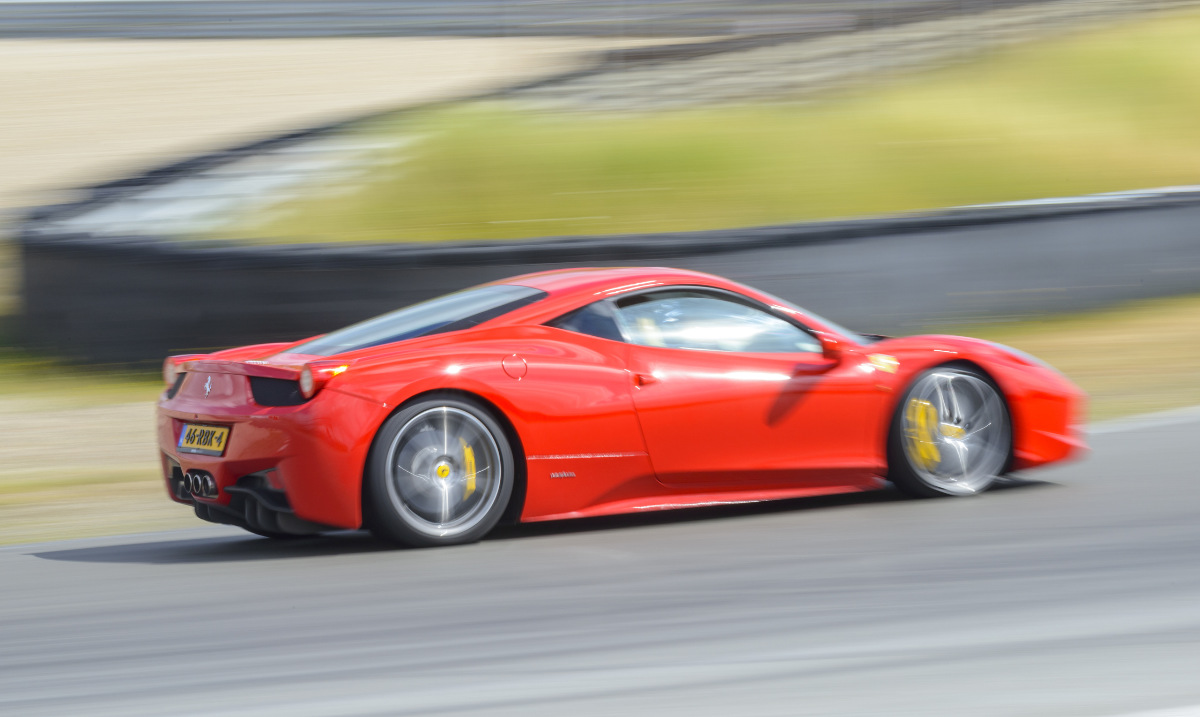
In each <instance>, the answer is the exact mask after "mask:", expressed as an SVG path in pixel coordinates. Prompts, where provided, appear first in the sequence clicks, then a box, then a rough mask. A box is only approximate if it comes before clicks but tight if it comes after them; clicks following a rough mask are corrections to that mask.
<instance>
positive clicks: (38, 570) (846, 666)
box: [0, 410, 1200, 717]
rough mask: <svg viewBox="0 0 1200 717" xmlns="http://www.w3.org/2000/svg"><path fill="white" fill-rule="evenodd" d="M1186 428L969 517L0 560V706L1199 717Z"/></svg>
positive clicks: (90, 547)
mask: <svg viewBox="0 0 1200 717" xmlns="http://www.w3.org/2000/svg"><path fill="white" fill-rule="evenodd" d="M1198 432H1200V411H1196V410H1191V411H1184V412H1177V413H1175V414H1170V415H1168V416H1167V417H1166V418H1161V419H1159V420H1157V421H1154V422H1146V421H1142V422H1140V423H1133V424H1125V425H1120V424H1118V425H1113V424H1109V425H1107V426H1104V427H1102V428H1101V430H1100V432H1098V433H1096V434H1094V435H1093V436H1092V442H1093V445H1094V449H1095V450H1094V452H1093V453H1092V455H1091V456H1090V457H1089V458H1088V459H1087V460H1085V461H1083V462H1081V463H1076V464H1072V465H1069V466H1066V467H1063V468H1059V469H1055V470H1049V471H1042V472H1038V473H1036V474H1035V473H1031V474H1029V475H1028V476H1026V480H1025V481H1022V482H1019V483H1016V484H1014V485H1011V486H1008V487H1005V488H1002V489H1000V490H996V491H993V492H991V493H988V494H986V495H984V496H982V497H980V498H975V499H963V500H936V501H907V500H902V499H899V498H898V497H897V496H896V495H895V494H893V493H892V492H891V491H888V490H883V491H879V492H875V493H871V494H860V495H857V496H851V497H842V498H828V499H819V500H807V501H793V502H790V503H788V504H786V505H774V506H767V507H764V506H734V507H726V508H720V509H716V508H710V509H705V510H701V511H692V512H688V513H678V512H677V513H674V514H665V513H660V514H656V515H653V516H649V515H642V516H638V517H635V518H622V519H619V520H592V521H586V522H563V523H558V524H553V525H540V526H523V527H517V528H510V529H507V530H506V531H505V532H503V533H502V534H501V535H499V536H496V537H494V538H492V539H489V540H487V541H485V542H484V543H482V544H479V545H474V546H467V547H462V548H452V549H441V550H423V551H412V550H396V549H390V548H387V547H386V546H384V545H382V544H379V543H377V542H375V541H373V540H371V539H370V538H368V537H366V536H365V535H359V534H353V533H347V534H341V535H335V536H332V537H328V538H320V539H308V540H302V541H296V542H290V543H274V542H270V541H267V540H265V539H259V538H254V537H252V536H248V535H242V534H238V533H236V532H232V531H229V530H224V529H221V528H216V527H214V528H201V529H197V530H195V531H184V532H176V533H162V534H151V535H144V536H137V537H117V538H109V539H101V540H87V541H71V542H62V543H44V544H38V545H26V546H16V547H11V548H6V549H3V550H0V581H2V582H0V610H2V613H0V714H5V715H64V714H88V715H123V716H132V715H167V714H170V715H193V714H197V715H198V714H205V715H209V714H215V715H241V714H268V713H278V714H285V715H291V716H295V717H308V716H316V715H407V714H437V715H459V714H478V715H484V714H486V715H571V716H572V717H581V716H583V715H613V714H628V715H632V714H651V715H674V714H678V715H801V714H813V715H831V714H854V715H858V714H872V715H898V714H910V715H1022V716H1024V715H1124V714H1130V713H1141V712H1144V711H1148V710H1162V709H1167V708H1184V709H1182V710H1181V711H1175V710H1170V711H1168V712H1161V713H1158V714H1162V715H1164V716H1165V715H1168V714H1169V715H1184V714H1189V715H1192V714H1200V709H1197V708H1195V707H1194V706H1195V705H1200V678H1198V677H1197V672H1198V669H1200V521H1197V520H1196V513H1197V510H1198V507H1200V480H1197V476H1196V466H1197V465H1198V464H1200V441H1197V440H1196V437H1197V435H1198Z"/></svg>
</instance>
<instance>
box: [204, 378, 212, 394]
mask: <svg viewBox="0 0 1200 717" xmlns="http://www.w3.org/2000/svg"><path fill="white" fill-rule="evenodd" d="M210 391H212V376H209V377H208V380H207V381H205V382H204V397H205V398H208V394H209V392H210Z"/></svg>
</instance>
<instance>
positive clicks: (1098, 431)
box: [1087, 406, 1200, 436]
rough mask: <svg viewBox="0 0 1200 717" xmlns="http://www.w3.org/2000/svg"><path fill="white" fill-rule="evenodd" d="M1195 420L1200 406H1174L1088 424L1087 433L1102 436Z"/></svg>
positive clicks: (1198, 414)
mask: <svg viewBox="0 0 1200 717" xmlns="http://www.w3.org/2000/svg"><path fill="white" fill-rule="evenodd" d="M1197 421H1200V406H1187V407H1185V408H1174V409H1171V410H1169V411H1158V412H1156V413H1143V414H1142V415H1140V416H1129V417H1127V418H1116V419H1113V420H1111V421H1102V422H1100V423H1097V424H1095V425H1093V426H1088V429H1087V433H1088V435H1089V436H1102V435H1104V434H1106V433H1123V432H1125V431H1138V430H1141V429H1143V428H1161V427H1163V426H1176V425H1180V424H1183V423H1193V422H1197Z"/></svg>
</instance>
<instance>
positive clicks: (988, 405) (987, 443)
mask: <svg viewBox="0 0 1200 717" xmlns="http://www.w3.org/2000/svg"><path fill="white" fill-rule="evenodd" d="M1011 447H1012V422H1011V420H1010V418H1009V413H1008V406H1007V405H1006V404H1005V401H1004V397H1003V396H1002V395H1001V394H1000V390H999V389H998V388H997V387H996V385H995V384H994V383H992V381H991V380H989V379H988V377H987V376H984V375H983V374H981V373H979V372H977V371H973V370H971V369H968V368H961V367H956V366H942V367H939V368H935V369H932V370H929V371H926V372H925V373H922V374H921V375H920V376H918V377H917V379H916V380H915V381H913V384H912V386H910V387H909V389H908V391H907V392H906V393H905V395H904V399H903V400H902V401H901V402H900V405H899V406H898V407H897V408H896V415H895V416H894V417H893V420H892V430H891V434H890V437H889V440H888V478H889V480H891V481H892V483H893V484H894V485H895V486H896V487H897V488H899V489H900V490H902V491H904V492H905V493H908V494H909V495H913V496H917V497H932V496H939V495H973V494H975V493H981V492H983V491H984V490H987V488H988V487H989V486H991V484H992V483H993V482H994V481H995V480H996V478H997V477H998V476H999V475H1000V474H1001V473H1002V472H1003V471H1004V469H1005V468H1006V467H1007V465H1008V458H1009V453H1010V451H1011Z"/></svg>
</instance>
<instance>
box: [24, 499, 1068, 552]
mask: <svg viewBox="0 0 1200 717" xmlns="http://www.w3.org/2000/svg"><path fill="white" fill-rule="evenodd" d="M1055 485H1057V484H1055V483H1048V482H1045V481H1030V480H1023V479H1009V480H1006V481H1004V482H1003V483H1001V484H999V485H997V486H995V487H994V488H993V489H992V490H993V491H1010V490H1028V489H1033V488H1038V487H1050V486H1055ZM904 500H905V498H904V496H903V495H901V494H900V493H899V491H897V490H895V489H894V488H891V487H890V486H889V487H885V488H881V489H880V490H872V491H865V492H861V493H843V494H837V495H827V496H819V497H815V498H794V499H790V500H779V501H769V502H763V503H741V504H736V505H720V506H707V507H703V508H682V509H676V510H662V511H652V512H646V513H635V514H624V515H613V516H604V517H599V518H579V519H575V520H556V521H548V522H545V523H523V524H519V525H506V526H500V527H498V528H496V529H495V530H493V531H492V532H491V534H489V535H488V536H487V537H486V538H484V540H483V542H484V543H490V542H494V541H513V540H522V539H528V538H536V537H549V536H555V535H571V534H575V533H588V532H599V531H606V530H623V529H633V528H640V527H650V526H660V525H681V524H690V523H696V522H701V521H720V520H728V519H732V518H738V517H754V516H766V515H773V514H778V513H798V512H807V511H817V510H821V511H824V510H831V509H837V508H848V507H852V506H865V505H874V504H883V503H891V502H899V501H904ZM464 547H465V548H466V549H469V547H470V546H464ZM452 549H453V548H452ZM402 550H409V549H406V548H403V547H399V546H396V545H393V544H392V543H389V542H387V541H384V540H380V539H378V538H375V537H373V536H372V535H371V534H369V533H367V532H365V531H338V532H335V533H327V534H323V535H319V536H313V537H309V538H294V539H290V540H272V539H268V538H260V537H258V536H255V535H251V534H249V533H247V534H246V535H244V536H243V535H223V536H220V537H201V538H186V539H176V540H146V539H144V538H143V539H141V540H137V541H135V542H130V543H126V544H117V545H100V546H92V547H84V548H66V549H60V550H41V551H38V552H33V553H30V555H32V556H34V557H38V558H42V559H44V560H62V561H68V562H81V563H140V564H150V565H178V564H187V563H225V562H239V561H254V560H289V559H296V558H313V557H325V556H338V555H357V554H364V553H377V552H387V551H402Z"/></svg>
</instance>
